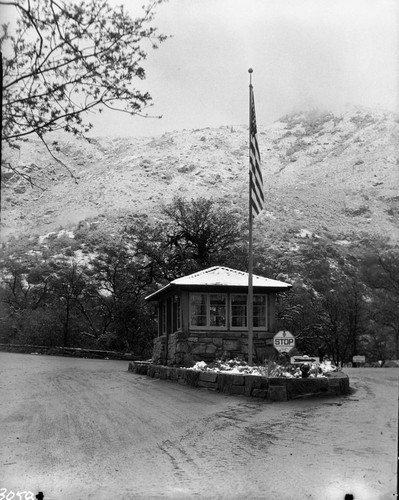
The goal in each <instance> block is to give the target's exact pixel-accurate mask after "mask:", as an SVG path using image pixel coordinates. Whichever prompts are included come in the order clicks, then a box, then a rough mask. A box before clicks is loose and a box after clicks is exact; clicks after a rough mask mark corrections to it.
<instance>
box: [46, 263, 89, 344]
mask: <svg viewBox="0 0 399 500" xmlns="http://www.w3.org/2000/svg"><path fill="white" fill-rule="evenodd" d="M52 267H53V273H52V275H51V285H50V286H51V295H52V304H53V305H56V310H57V316H58V318H59V321H60V322H61V324H62V332H63V339H62V343H63V346H64V347H68V346H69V343H70V337H71V333H72V332H74V331H79V329H80V328H79V325H80V322H81V321H80V317H79V315H77V311H78V303H79V297H81V296H82V294H83V290H84V289H85V286H86V280H85V275H84V273H83V272H82V270H81V269H80V267H79V266H78V264H77V263H76V262H67V261H64V262H53V263H52Z"/></svg>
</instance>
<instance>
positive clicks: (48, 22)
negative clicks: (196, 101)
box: [0, 0, 166, 171]
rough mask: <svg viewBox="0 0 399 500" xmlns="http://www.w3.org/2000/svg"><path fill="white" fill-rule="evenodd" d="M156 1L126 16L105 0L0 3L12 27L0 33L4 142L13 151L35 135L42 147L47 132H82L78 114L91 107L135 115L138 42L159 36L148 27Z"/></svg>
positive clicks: (140, 108) (140, 96) (141, 105)
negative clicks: (11, 14)
mask: <svg viewBox="0 0 399 500" xmlns="http://www.w3.org/2000/svg"><path fill="white" fill-rule="evenodd" d="M163 1H164V0H153V1H151V2H150V3H149V4H148V5H147V6H145V7H143V9H144V10H143V14H142V15H141V16H140V17H138V18H137V19H132V18H131V17H130V15H129V14H128V13H127V12H126V11H125V10H124V7H123V6H119V7H115V8H113V7H111V6H110V5H109V4H108V2H107V0H79V1H76V0H74V1H64V0H18V1H13V0H11V1H6V0H4V1H3V0H0V6H1V5H3V6H7V8H11V7H13V8H14V9H15V11H16V13H17V21H16V27H15V30H14V28H13V27H12V28H10V24H9V23H8V24H3V25H2V26H1V31H0V43H1V50H2V60H3V81H2V86H3V130H2V137H3V140H4V141H5V142H7V143H8V144H9V145H11V146H15V147H16V146H17V141H18V140H20V139H23V138H25V137H27V136H29V135H32V134H36V135H37V136H38V137H39V138H40V139H42V141H43V142H44V144H45V145H46V147H47V149H49V147H48V145H47V143H46V141H45V138H44V137H45V134H46V133H47V132H50V131H54V130H64V131H67V132H71V133H73V134H78V133H80V132H86V131H88V130H89V129H90V128H91V124H90V123H88V122H86V121H84V119H83V116H84V115H85V114H87V113H88V112H92V111H93V110H95V109H97V110H99V111H101V110H102V109H103V108H109V109H115V110H119V111H123V112H126V113H129V114H131V115H137V114H139V115H142V114H143V112H144V110H145V108H147V107H148V106H149V105H150V103H151V96H150V94H149V93H148V92H146V91H143V90H141V89H140V87H137V88H136V87H134V85H133V84H134V80H135V79H137V80H139V81H140V80H143V79H144V78H145V76H146V75H145V70H144V67H143V65H142V64H143V61H144V60H145V58H146V56H147V53H146V48H145V44H146V43H147V42H149V46H150V47H152V48H157V47H158V45H159V43H161V42H163V41H164V40H165V39H166V37H165V36H164V35H161V34H158V32H157V29H156V28H154V27H153V26H152V25H151V24H152V21H153V18H154V12H155V8H156V6H157V5H159V4H160V3H162V2H163ZM10 167H11V168H12V169H14V171H16V167H15V166H12V165H11V166H10Z"/></svg>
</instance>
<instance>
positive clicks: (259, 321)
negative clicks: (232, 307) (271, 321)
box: [253, 295, 267, 328]
mask: <svg viewBox="0 0 399 500" xmlns="http://www.w3.org/2000/svg"><path fill="white" fill-rule="evenodd" d="M253 304H254V307H253V315H254V317H253V326H254V328H266V326H267V325H266V296H265V295H254V301H253Z"/></svg>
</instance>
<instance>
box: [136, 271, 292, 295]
mask: <svg viewBox="0 0 399 500" xmlns="http://www.w3.org/2000/svg"><path fill="white" fill-rule="evenodd" d="M252 285H253V287H261V288H269V289H273V290H277V291H278V290H281V291H283V290H287V289H288V288H291V285H290V284H289V283H285V282H284V281H278V280H272V279H270V278H264V277H263V276H257V275H255V274H253V275H252ZM171 286H226V287H248V273H246V272H244V271H238V270H237V269H231V268H229V267H222V266H214V267H209V268H208V269H203V270H202V271H198V272H196V273H193V274H189V275H188V276H182V277H181V278H177V279H175V280H173V281H171V282H170V283H169V285H166V286H164V287H163V288H161V289H160V290H158V291H156V292H154V293H152V294H151V295H149V296H148V297H146V299H147V300H148V299H152V298H154V297H155V296H156V295H159V294H161V293H162V292H163V291H165V290H166V289H168V288H170V287H171Z"/></svg>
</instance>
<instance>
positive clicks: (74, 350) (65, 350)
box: [0, 344, 137, 361]
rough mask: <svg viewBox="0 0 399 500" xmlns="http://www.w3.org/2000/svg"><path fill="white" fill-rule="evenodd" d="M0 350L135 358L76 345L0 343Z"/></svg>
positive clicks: (94, 357)
mask: <svg viewBox="0 0 399 500" xmlns="http://www.w3.org/2000/svg"><path fill="white" fill-rule="evenodd" d="M0 352H18V353H21V354H47V355H49V356H70V357H74V358H91V359H124V360H127V361H130V360H134V359H137V357H136V358H135V357H134V356H133V355H132V354H129V353H123V352H116V351H105V350H99V349H80V348H78V347H49V346H40V345H26V344H25V345H19V344H0Z"/></svg>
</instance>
